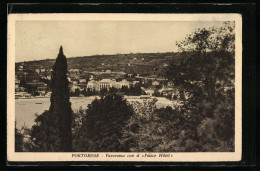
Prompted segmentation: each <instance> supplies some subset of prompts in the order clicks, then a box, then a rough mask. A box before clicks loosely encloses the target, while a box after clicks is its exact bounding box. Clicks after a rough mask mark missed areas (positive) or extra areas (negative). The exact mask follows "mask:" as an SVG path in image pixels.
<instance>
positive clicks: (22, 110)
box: [15, 96, 173, 129]
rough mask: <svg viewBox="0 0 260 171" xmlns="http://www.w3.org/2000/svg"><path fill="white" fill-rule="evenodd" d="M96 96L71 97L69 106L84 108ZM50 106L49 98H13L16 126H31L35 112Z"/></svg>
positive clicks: (159, 104)
mask: <svg viewBox="0 0 260 171" xmlns="http://www.w3.org/2000/svg"><path fill="white" fill-rule="evenodd" d="M95 98H98V97H97V96H90V97H71V98H70V102H71V108H72V110H73V111H74V112H77V111H78V110H80V109H83V110H86V109H87V108H88V105H89V104H90V103H91V102H92V101H93V100H94V99H95ZM156 98H157V102H156V103H155V105H156V107H157V108H162V107H167V106H170V107H173V102H172V101H170V100H168V99H166V98H164V97H156ZM126 99H127V100H128V101H134V100H136V101H140V98H139V96H135V98H133V97H126ZM49 107H50V98H30V99H15V121H16V127H17V128H18V129H21V128H22V127H23V126H25V127H27V128H31V127H32V126H33V125H34V120H35V118H36V114H38V115H40V114H42V113H43V112H44V111H45V110H49Z"/></svg>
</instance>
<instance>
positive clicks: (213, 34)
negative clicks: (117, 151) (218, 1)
mask: <svg viewBox="0 0 260 171" xmlns="http://www.w3.org/2000/svg"><path fill="white" fill-rule="evenodd" d="M234 40H235V34H234V22H225V23H224V26H223V27H220V28H203V29H198V30H196V31H195V32H193V33H192V34H190V35H188V36H187V37H186V38H185V40H183V41H180V42H177V46H178V47H179V50H180V51H181V56H182V58H181V60H180V63H177V64H176V63H171V64H170V65H169V66H168V67H165V68H164V70H163V73H164V76H165V77H166V78H168V80H169V81H172V82H173V83H174V85H175V86H176V87H177V88H178V89H179V90H182V91H180V99H182V101H183V103H184V105H183V106H182V107H181V112H182V113H183V115H184V116H186V117H184V119H185V124H184V125H185V126H184V127H182V128H180V129H181V130H182V131H181V134H180V135H179V136H180V137H182V140H181V141H180V143H184V144H185V143H187V145H186V151H190V150H192V149H194V148H195V146H193V145H192V144H196V149H198V150H199V151H233V150H234V143H233V142H234V125H235V124H234V121H235V119H234V115H235V113H234V107H235V106H234V99H235V94H234V91H230V92H225V91H224V86H225V85H226V84H232V85H233V86H234V84H233V83H234V76H235V69H234V67H235V41H234ZM186 94H190V97H189V98H188V99H186Z"/></svg>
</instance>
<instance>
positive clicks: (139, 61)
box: [16, 53, 180, 75]
mask: <svg viewBox="0 0 260 171" xmlns="http://www.w3.org/2000/svg"><path fill="white" fill-rule="evenodd" d="M179 59H180V54H179V53H138V54H115V55H95V56H82V57H68V58H67V62H68V68H69V69H80V70H82V71H87V72H92V71H104V70H111V71H115V72H117V71H123V72H126V73H138V74H143V75H151V74H156V73H158V71H159V70H160V69H161V68H162V67H163V66H164V65H165V64H168V63H169V62H170V61H175V62H178V61H179ZM54 62H55V59H46V60H39V61H28V62H23V64H24V65H25V66H33V65H35V66H42V67H44V68H48V69H50V68H51V67H52V66H53V64H54ZM19 65H21V62H20V63H16V67H19Z"/></svg>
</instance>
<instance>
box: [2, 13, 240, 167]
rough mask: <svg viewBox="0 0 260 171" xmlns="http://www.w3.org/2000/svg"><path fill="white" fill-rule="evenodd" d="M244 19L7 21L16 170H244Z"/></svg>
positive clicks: (11, 154) (25, 17)
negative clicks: (231, 165)
mask: <svg viewBox="0 0 260 171" xmlns="http://www.w3.org/2000/svg"><path fill="white" fill-rule="evenodd" d="M241 73H242V19H241V16H240V15H238V14H10V15H9V16H8V97H7V100H8V108H7V109H8V110H7V119H8V133H7V135H8V149H7V151H8V160H10V161H160V162H162V161H167V162H169V161H239V160H240V159H241V150H242V124H241V123H242V114H241V110H242V95H241V92H242V74H241Z"/></svg>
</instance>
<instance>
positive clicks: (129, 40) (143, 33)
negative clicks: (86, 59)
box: [15, 20, 223, 62]
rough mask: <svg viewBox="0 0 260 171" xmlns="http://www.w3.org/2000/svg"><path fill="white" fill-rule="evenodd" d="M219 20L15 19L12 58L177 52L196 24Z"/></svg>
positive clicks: (201, 25)
mask: <svg viewBox="0 0 260 171" xmlns="http://www.w3.org/2000/svg"><path fill="white" fill-rule="evenodd" d="M222 24H223V22H222V21H147V22H146V21H28V20H26V21H16V26H15V54H16V55H15V62H24V61H34V60H44V59H55V58H56V57H57V54H58V51H59V47H60V46H61V45H62V46H63V51H64V54H65V56H66V57H79V56H93V55H103V54H105V55H113V54H118V53H119V54H129V53H158V52H159V53H165V52H178V48H177V46H176V45H175V44H176V41H181V40H183V39H184V38H185V36H186V35H187V34H190V33H192V32H194V31H195V29H197V28H204V27H206V28H208V27H213V26H214V27H220V26H222Z"/></svg>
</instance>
